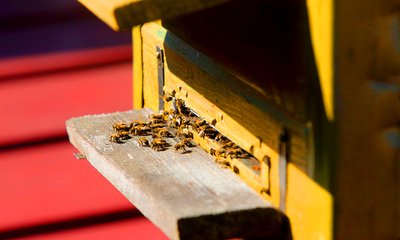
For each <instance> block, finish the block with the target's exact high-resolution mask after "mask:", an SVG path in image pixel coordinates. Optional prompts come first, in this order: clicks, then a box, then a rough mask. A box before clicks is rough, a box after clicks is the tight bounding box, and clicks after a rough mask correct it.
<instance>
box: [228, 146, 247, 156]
mask: <svg viewBox="0 0 400 240" xmlns="http://www.w3.org/2000/svg"><path fill="white" fill-rule="evenodd" d="M226 155H227V156H230V157H232V158H243V157H247V155H248V154H247V153H245V152H244V151H243V150H242V149H241V148H234V149H229V150H227V151H226Z"/></svg>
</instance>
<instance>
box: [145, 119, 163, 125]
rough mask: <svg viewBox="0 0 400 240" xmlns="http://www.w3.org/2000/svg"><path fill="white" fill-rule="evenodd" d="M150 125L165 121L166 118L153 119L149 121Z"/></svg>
mask: <svg viewBox="0 0 400 240" xmlns="http://www.w3.org/2000/svg"><path fill="white" fill-rule="evenodd" d="M149 123H150V125H153V124H158V123H165V120H164V119H152V120H150V121H149Z"/></svg>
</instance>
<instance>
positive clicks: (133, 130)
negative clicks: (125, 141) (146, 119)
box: [129, 126, 151, 136]
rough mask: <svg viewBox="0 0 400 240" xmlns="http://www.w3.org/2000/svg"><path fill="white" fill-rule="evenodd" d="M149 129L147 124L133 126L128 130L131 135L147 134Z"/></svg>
mask: <svg viewBox="0 0 400 240" xmlns="http://www.w3.org/2000/svg"><path fill="white" fill-rule="evenodd" d="M150 130H151V128H150V127H147V126H144V127H142V126H135V127H132V128H131V129H130V130H129V132H130V133H131V134H132V135H133V136H147V135H148V132H149V131H150Z"/></svg>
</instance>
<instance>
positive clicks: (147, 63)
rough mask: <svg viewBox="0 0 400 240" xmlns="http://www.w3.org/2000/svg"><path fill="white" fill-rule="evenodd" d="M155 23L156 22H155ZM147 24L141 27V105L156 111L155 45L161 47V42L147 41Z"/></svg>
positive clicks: (156, 68) (157, 97)
mask: <svg viewBox="0 0 400 240" xmlns="http://www.w3.org/2000/svg"><path fill="white" fill-rule="evenodd" d="M152 24H156V23H152ZM156 25H157V24H156ZM147 26H148V24H145V25H143V27H142V39H143V55H142V56H143V101H144V102H143V106H144V107H145V108H150V109H153V110H154V111H158V109H159V98H160V96H159V91H158V65H157V64H158V63H157V54H156V46H160V47H162V42H158V43H157V44H155V43H154V42H152V41H149V32H148V31H146V29H147Z"/></svg>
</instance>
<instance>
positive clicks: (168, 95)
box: [163, 93, 174, 102]
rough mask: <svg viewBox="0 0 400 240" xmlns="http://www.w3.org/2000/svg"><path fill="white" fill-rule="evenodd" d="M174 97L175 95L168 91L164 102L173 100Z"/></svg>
mask: <svg viewBox="0 0 400 240" xmlns="http://www.w3.org/2000/svg"><path fill="white" fill-rule="evenodd" d="M172 99H174V97H173V96H172V95H170V94H168V93H166V94H164V96H163V101H164V102H171V101H172Z"/></svg>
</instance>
